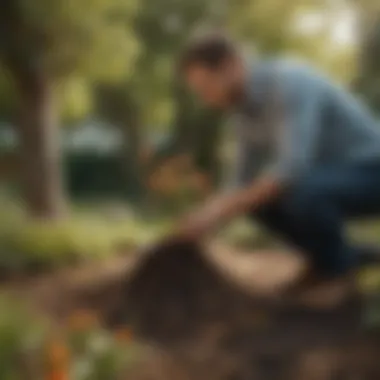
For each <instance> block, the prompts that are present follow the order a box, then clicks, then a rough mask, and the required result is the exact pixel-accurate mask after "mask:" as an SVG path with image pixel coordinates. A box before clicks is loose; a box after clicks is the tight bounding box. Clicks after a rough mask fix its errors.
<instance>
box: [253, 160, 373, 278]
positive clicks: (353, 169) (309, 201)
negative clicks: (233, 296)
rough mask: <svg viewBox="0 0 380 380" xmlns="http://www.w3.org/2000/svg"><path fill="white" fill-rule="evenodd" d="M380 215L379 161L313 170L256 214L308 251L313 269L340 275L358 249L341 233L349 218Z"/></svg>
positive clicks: (346, 269)
mask: <svg viewBox="0 0 380 380" xmlns="http://www.w3.org/2000/svg"><path fill="white" fill-rule="evenodd" d="M377 215H379V216H380V160H379V162H371V163H361V164H355V165H346V166H339V167H338V166H337V167H320V168H316V169H314V170H311V171H310V172H309V173H308V174H307V175H306V176H304V177H303V178H301V179H300V180H299V181H298V182H297V183H296V184H295V185H294V186H293V187H292V188H290V189H288V191H287V192H285V193H284V194H283V195H282V196H281V197H280V198H279V199H277V200H276V201H274V202H272V203H270V204H267V205H265V206H263V207H261V208H260V209H259V210H257V211H256V212H255V213H254V217H255V218H256V219H258V221H259V222H260V223H262V224H263V225H264V226H265V227H267V228H268V229H270V230H272V231H273V232H276V233H278V234H279V235H280V236H282V237H283V238H284V239H285V240H286V241H288V242H289V243H291V244H293V245H294V246H296V247H298V248H299V249H300V250H301V251H303V252H305V253H307V254H309V255H310V256H311V259H312V261H313V263H314V266H315V268H316V269H317V270H319V271H320V272H321V273H323V274H325V275H339V274H343V273H345V272H347V271H348V270H350V269H351V268H353V267H354V266H355V265H356V264H357V262H358V257H359V251H358V249H357V248H355V247H354V246H352V245H351V244H350V243H349V242H348V240H347V239H346V236H345V235H344V222H345V221H346V220H347V219H349V218H361V217H370V216H377Z"/></svg>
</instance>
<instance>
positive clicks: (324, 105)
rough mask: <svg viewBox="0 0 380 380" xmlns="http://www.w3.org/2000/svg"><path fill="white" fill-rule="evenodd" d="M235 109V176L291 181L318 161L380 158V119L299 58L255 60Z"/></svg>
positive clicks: (237, 179)
mask: <svg viewBox="0 0 380 380" xmlns="http://www.w3.org/2000/svg"><path fill="white" fill-rule="evenodd" d="M249 72H250V74H249V77H248V79H247V83H246V91H245V96H244V100H243V101H242V102H241V103H240V104H239V105H238V106H237V107H236V109H235V110H234V113H233V119H234V127H235V135H236V137H237V144H238V146H237V162H236V168H235V171H234V177H235V180H234V182H235V183H236V184H238V185H242V184H243V185H244V184H247V183H249V182H251V181H252V180H253V179H254V178H255V177H256V176H258V175H260V174H261V173H263V172H270V173H272V175H273V176H275V177H276V178H278V179H279V180H280V181H286V182H292V181H296V180H297V179H298V178H299V177H301V176H303V175H305V174H307V173H308V172H310V171H312V170H313V169H314V168H316V167H321V166H339V165H341V164H349V163H355V162H363V161H373V160H379V161H380V125H378V123H377V121H376V120H375V118H374V117H373V116H372V115H371V113H370V111H369V110H368V109H367V108H366V107H365V106H364V105H363V104H361V103H360V101H359V100H358V99H356V98H355V97H354V96H353V95H351V94H350V93H349V92H348V91H347V90H345V89H344V88H342V87H340V86H339V85H338V84H336V83H333V82H332V81H331V80H329V79H328V78H326V77H324V76H323V75H322V74H320V73H319V72H318V71H316V70H315V69H313V68H311V67H308V66H306V65H303V64H300V63H298V62H292V61H286V60H268V61H261V62H256V63H255V62H253V63H252V65H251V68H250V69H249Z"/></svg>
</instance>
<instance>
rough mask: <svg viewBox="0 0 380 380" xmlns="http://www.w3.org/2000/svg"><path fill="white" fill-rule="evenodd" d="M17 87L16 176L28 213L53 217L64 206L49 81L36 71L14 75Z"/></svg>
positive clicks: (45, 217)
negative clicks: (18, 173) (18, 155)
mask: <svg viewBox="0 0 380 380" xmlns="http://www.w3.org/2000/svg"><path fill="white" fill-rule="evenodd" d="M15 79H16V82H17V84H18V90H19V101H20V109H19V123H18V134H19V141H20V164H21V173H20V177H21V178H20V179H21V183H22V190H23V196H24V200H25V203H26V206H27V209H28V212H29V215H30V216H32V217H35V218H44V219H57V218H60V217H61V216H62V215H63V214H64V212H65V209H66V207H65V206H66V204H65V196H64V191H63V183H62V173H61V170H62V166H61V152H60V141H59V140H60V139H59V129H58V122H57V121H58V120H57V116H58V115H57V110H56V107H55V106H56V105H55V99H54V91H53V84H52V81H51V80H50V78H48V77H46V76H45V75H44V74H41V73H39V72H34V73H32V74H29V75H27V76H25V75H18V74H17V73H16V74H15Z"/></svg>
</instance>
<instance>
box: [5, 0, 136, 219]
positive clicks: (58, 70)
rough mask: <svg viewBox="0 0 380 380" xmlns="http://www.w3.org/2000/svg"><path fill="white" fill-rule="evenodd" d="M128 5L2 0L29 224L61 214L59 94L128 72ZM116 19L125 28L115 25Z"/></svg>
mask: <svg viewBox="0 0 380 380" xmlns="http://www.w3.org/2000/svg"><path fill="white" fill-rule="evenodd" d="M135 4H136V3H134V2H133V1H130V0H91V1H89V0H36V1H33V2H30V1H28V0H3V1H2V9H1V13H0V59H1V61H2V63H3V65H4V66H5V68H6V70H7V72H9V74H10V76H11V78H12V81H13V84H14V87H15V89H16V90H17V95H18V96H17V98H18V112H17V131H18V135H19V140H20V155H21V157H20V159H21V167H22V185H23V186H22V188H23V191H24V196H25V201H26V204H27V207H28V210H29V212H30V214H31V215H32V216H35V217H43V218H55V217H59V216H60V215H62V214H63V213H64V211H65V208H66V206H65V196H64V190H63V189H64V187H63V184H62V175H61V155H60V149H59V144H58V142H59V136H58V134H59V129H58V119H59V111H58V104H57V99H56V95H57V87H58V86H59V85H60V84H61V83H64V82H65V80H66V79H67V78H68V77H69V76H70V75H78V73H81V74H83V73H84V72H86V75H87V76H88V77H91V78H101V79H102V80H115V78H116V77H117V76H118V75H120V73H121V72H124V71H125V70H126V69H127V70H128V67H131V64H133V59H134V57H135V55H136V47H137V45H136V40H135V39H134V38H133V34H132V33H131V31H130V30H129V29H128V28H127V27H126V24H125V20H126V16H127V15H131V14H133V12H134V11H135ZM120 15H123V21H122V22H120Z"/></svg>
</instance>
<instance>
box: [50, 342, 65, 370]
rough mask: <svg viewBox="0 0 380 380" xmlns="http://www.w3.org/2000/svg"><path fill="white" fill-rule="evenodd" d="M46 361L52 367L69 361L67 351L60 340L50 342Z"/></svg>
mask: <svg viewBox="0 0 380 380" xmlns="http://www.w3.org/2000/svg"><path fill="white" fill-rule="evenodd" d="M48 360H49V363H50V364H51V365H53V366H56V365H59V366H61V365H62V364H66V363H67V362H68V360H69V350H68V348H67V346H66V344H65V343H64V342H62V341H60V340H56V341H52V342H50V343H49V345H48Z"/></svg>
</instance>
